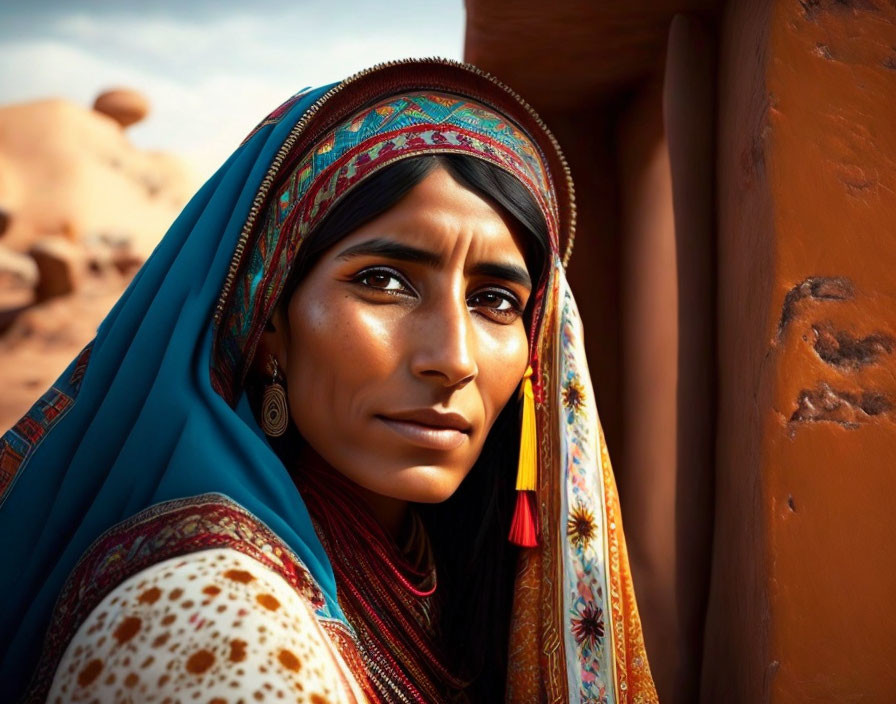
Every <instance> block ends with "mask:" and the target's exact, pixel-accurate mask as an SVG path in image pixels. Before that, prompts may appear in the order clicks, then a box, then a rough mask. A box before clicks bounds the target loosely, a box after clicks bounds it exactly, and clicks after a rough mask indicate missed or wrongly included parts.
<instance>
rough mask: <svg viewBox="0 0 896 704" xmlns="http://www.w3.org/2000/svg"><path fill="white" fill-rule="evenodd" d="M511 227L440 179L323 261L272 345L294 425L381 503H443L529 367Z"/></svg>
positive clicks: (524, 293)
mask: <svg viewBox="0 0 896 704" xmlns="http://www.w3.org/2000/svg"><path fill="white" fill-rule="evenodd" d="M512 227H513V225H512V224H511V223H509V222H508V221H507V220H505V219H504V217H502V215H501V214H500V213H499V212H498V211H497V210H495V208H494V207H492V205H491V204H489V203H488V202H487V201H485V200H483V199H482V198H481V197H480V196H478V195H477V194H475V193H474V192H472V191H470V190H468V189H466V188H465V187H463V186H461V185H460V184H458V183H457V182H456V181H454V179H453V178H452V177H451V176H450V175H449V173H448V172H447V171H445V170H444V169H442V168H437V169H435V170H434V171H432V172H430V173H429V174H428V175H427V176H426V177H425V178H424V179H423V180H422V181H421V182H420V183H419V184H418V185H417V186H415V187H414V188H413V189H412V190H411V191H410V192H409V193H408V194H407V195H406V196H405V197H404V198H403V199H402V200H400V201H399V202H398V203H397V204H396V205H395V206H393V207H392V208H391V209H390V210H388V211H387V212H385V213H383V214H382V215H380V216H378V217H377V218H375V219H373V220H371V221H369V222H368V223H366V224H365V225H363V226H362V227H361V228H359V229H357V230H355V231H354V232H353V233H351V234H350V235H349V236H347V237H346V238H344V239H343V240H341V241H340V242H339V243H338V244H336V245H334V246H333V247H332V248H331V249H329V250H328V251H326V252H325V253H324V255H323V256H322V257H321V258H320V260H319V261H318V262H317V264H316V265H315V266H314V267H313V268H312V270H311V271H310V272H309V273H308V275H307V276H306V277H305V279H304V280H303V281H302V282H301V284H300V285H299V287H298V288H297V289H296V291H295V293H294V294H293V296H292V299H291V300H290V302H289V305H288V309H287V312H286V317H288V324H286V325H284V322H287V321H284V320H283V314H282V313H279V314H278V315H275V317H274V319H273V321H272V322H273V324H274V328H275V329H274V331H272V332H266V333H265V336H266V339H265V346H266V348H267V349H268V350H269V351H272V352H273V353H274V354H275V356H276V357H277V359H278V363H279V364H280V367H281V368H282V370H283V373H284V376H285V379H286V387H287V396H288V400H289V411H290V415H291V417H292V421H293V423H295V425H296V426H297V428H298V430H299V432H300V433H301V435H302V436H303V437H304V439H305V440H306V441H307V443H308V445H309V446H310V449H311V450H312V451H313V452H314V453H316V454H317V455H319V457H320V458H322V459H323V460H324V461H325V462H326V463H327V464H329V465H330V466H332V467H333V468H335V469H336V470H338V471H339V472H341V473H342V474H343V475H345V476H346V477H348V478H349V479H351V480H352V481H353V482H355V483H356V484H358V485H360V486H361V487H362V488H364V489H366V490H367V491H368V492H369V493H371V494H373V495H374V496H376V497H379V498H388V499H398V500H400V501H402V502H404V501H416V502H438V501H444V500H445V499H447V498H448V497H449V496H451V495H452V494H453V493H454V491H455V490H456V489H457V488H458V486H459V485H460V483H461V481H463V479H464V477H466V476H467V474H468V473H469V471H470V469H471V468H472V467H473V464H474V462H475V461H476V459H477V457H478V456H479V453H480V451H481V450H482V446H483V443H484V442H485V439H486V436H487V435H488V432H489V429H490V428H491V426H492V423H493V422H494V421H495V419H496V418H497V416H498V414H499V412H500V411H501V409H502V408H503V407H504V405H505V404H506V403H507V401H508V400H509V399H510V398H511V396H512V395H513V394H514V392H515V390H516V389H517V387H518V385H519V382H520V379H521V377H522V375H523V372H524V371H525V369H526V365H527V362H528V343H527V336H526V329H525V326H524V324H523V318H522V311H523V309H524V308H525V306H526V302H527V300H528V298H529V296H530V293H531V288H532V284H531V282H530V280H529V275H528V274H527V271H526V263H525V258H524V250H523V248H522V246H521V244H522V243H521V240H520V238H519V237H518V236H517V234H516V233H514V231H513V230H512V229H511V228H512Z"/></svg>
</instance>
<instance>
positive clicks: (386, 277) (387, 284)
mask: <svg viewBox="0 0 896 704" xmlns="http://www.w3.org/2000/svg"><path fill="white" fill-rule="evenodd" d="M354 282H355V283H358V284H361V285H362V286H366V287H367V288H372V289H376V290H377V291H387V292H389V293H404V292H410V290H411V287H410V286H408V284H407V283H406V282H405V280H404V279H403V278H402V277H401V276H400V275H399V274H398V272H395V271H392V270H390V269H365V270H364V271H362V272H360V273H358V275H357V276H355V278H354Z"/></svg>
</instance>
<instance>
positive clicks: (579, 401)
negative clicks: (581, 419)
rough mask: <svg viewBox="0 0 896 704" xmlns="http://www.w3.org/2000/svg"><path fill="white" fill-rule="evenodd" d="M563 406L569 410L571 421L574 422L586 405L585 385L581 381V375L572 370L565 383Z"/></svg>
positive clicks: (569, 419)
mask: <svg viewBox="0 0 896 704" xmlns="http://www.w3.org/2000/svg"><path fill="white" fill-rule="evenodd" d="M563 406H564V407H565V408H566V410H567V411H569V418H568V419H567V420H568V421H569V422H570V423H572V422H574V421H575V419H576V416H577V415H578V414H579V412H580V411H581V410H582V408H583V407H584V406H585V387H584V386H582V382H581V381H579V376H578V374H576V373H575V372H570V373H569V374H568V376H567V378H566V383H564V384H563Z"/></svg>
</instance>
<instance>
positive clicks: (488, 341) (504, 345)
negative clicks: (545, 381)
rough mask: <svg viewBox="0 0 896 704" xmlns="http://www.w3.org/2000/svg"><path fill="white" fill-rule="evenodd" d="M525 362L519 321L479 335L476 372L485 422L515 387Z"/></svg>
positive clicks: (524, 339) (526, 352) (490, 420)
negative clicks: (486, 416) (486, 417)
mask: <svg viewBox="0 0 896 704" xmlns="http://www.w3.org/2000/svg"><path fill="white" fill-rule="evenodd" d="M528 363H529V341H528V339H527V337H526V330H525V328H524V327H523V324H522V322H520V323H519V324H514V325H512V326H507V328H499V329H497V330H486V331H485V333H484V334H483V335H482V336H481V337H480V344H479V364H478V366H479V372H480V379H481V381H480V384H479V386H480V389H481V393H482V397H483V403H484V405H485V408H486V412H487V414H488V423H489V426H491V424H492V423H493V422H494V420H495V418H497V417H498V414H499V413H500V412H501V409H503V408H504V406H505V405H506V404H507V402H508V401H509V400H510V399H511V397H512V396H513V394H514V393H515V392H516V390H517V389H518V388H519V383H520V379H521V378H522V376H523V372H525V371H526V365H527V364H528Z"/></svg>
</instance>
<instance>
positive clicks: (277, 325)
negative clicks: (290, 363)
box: [252, 306, 289, 378]
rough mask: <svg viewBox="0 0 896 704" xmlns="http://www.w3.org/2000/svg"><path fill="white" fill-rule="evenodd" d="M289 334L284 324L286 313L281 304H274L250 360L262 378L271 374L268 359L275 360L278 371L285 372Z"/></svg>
mask: <svg viewBox="0 0 896 704" xmlns="http://www.w3.org/2000/svg"><path fill="white" fill-rule="evenodd" d="M288 341H289V334H288V330H287V325H286V313H285V311H284V310H283V307H282V306H276V307H275V308H274V312H273V313H272V314H271V318H270V320H268V322H267V324H265V326H264V330H263V331H262V333H261V338H260V339H259V341H258V348H257V349H256V350H255V359H254V360H253V362H252V367H253V369H254V370H255V371H256V372H257V373H258V374H259V375H261V377H262V378H265V377H269V376H270V375H271V370H270V368H269V367H270V359H271V357H274V359H276V360H277V366H278V367H280V372H281V373H282V374H284V375H285V374H286V363H287V362H286V360H287V354H286V352H287V345H288Z"/></svg>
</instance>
